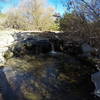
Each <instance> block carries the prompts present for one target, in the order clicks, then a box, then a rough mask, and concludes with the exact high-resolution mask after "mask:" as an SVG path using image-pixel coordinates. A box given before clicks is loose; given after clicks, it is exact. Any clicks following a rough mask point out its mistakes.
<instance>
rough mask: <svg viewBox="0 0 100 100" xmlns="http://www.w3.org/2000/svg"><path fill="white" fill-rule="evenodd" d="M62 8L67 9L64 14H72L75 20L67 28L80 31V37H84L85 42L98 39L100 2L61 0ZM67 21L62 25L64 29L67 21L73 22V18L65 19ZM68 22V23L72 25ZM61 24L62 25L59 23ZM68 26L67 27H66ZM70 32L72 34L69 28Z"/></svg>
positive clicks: (98, 0) (96, 0) (99, 0)
mask: <svg viewBox="0 0 100 100" xmlns="http://www.w3.org/2000/svg"><path fill="white" fill-rule="evenodd" d="M63 1H64V6H65V8H66V9H67V10H66V13H73V14H74V17H75V18H76V19H78V20H79V21H78V20H76V23H74V25H72V24H70V26H69V27H72V26H73V27H74V29H75V28H76V27H77V26H78V27H77V28H76V29H77V30H80V31H79V32H80V36H82V37H84V39H85V40H87V41H88V40H89V38H91V37H95V38H96V37H100V35H99V31H100V28H99V25H100V0H68V1H67V0H63ZM63 18H64V19H66V20H67V21H66V22H65V23H64V24H65V27H66V24H68V22H69V19H70V20H71V21H74V22H75V19H74V20H73V18H71V16H70V18H65V17H63ZM71 21H70V23H72V22H71ZM61 24H62V23H61ZM67 26H68V25H67ZM69 29H70V31H72V32H73V33H74V32H75V31H73V30H72V29H71V28H69Z"/></svg>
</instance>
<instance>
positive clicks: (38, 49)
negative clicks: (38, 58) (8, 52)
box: [13, 37, 51, 56]
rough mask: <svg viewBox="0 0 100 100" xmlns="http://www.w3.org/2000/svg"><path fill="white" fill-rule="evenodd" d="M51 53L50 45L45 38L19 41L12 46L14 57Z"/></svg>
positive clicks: (29, 38)
mask: <svg viewBox="0 0 100 100" xmlns="http://www.w3.org/2000/svg"><path fill="white" fill-rule="evenodd" d="M50 51H51V43H50V42H49V40H48V39H46V38H39V37H28V38H27V39H25V40H23V41H19V42H17V43H16V45H14V49H13V53H14V54H15V56H21V55H25V54H37V55H38V54H40V53H48V52H50Z"/></svg>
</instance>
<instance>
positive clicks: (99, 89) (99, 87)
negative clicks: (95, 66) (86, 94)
mask: <svg viewBox="0 0 100 100" xmlns="http://www.w3.org/2000/svg"><path fill="white" fill-rule="evenodd" d="M91 78H92V82H93V83H94V85H95V91H94V94H95V95H96V96H98V97H100V71H99V72H96V73H94V74H92V76H91Z"/></svg>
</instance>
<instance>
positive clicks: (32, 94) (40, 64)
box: [0, 54, 99, 100]
mask: <svg viewBox="0 0 100 100" xmlns="http://www.w3.org/2000/svg"><path fill="white" fill-rule="evenodd" d="M82 66H83V65H82V64H81V63H80V62H79V61H77V60H76V59H75V58H72V57H70V56H65V55H63V54H62V55H55V56H52V55H51V56H50V54H49V55H40V56H29V55H26V56H23V57H20V58H10V59H8V60H7V62H6V64H5V66H4V67H2V68H1V69H0V94H1V96H0V100H97V99H95V98H94V96H93V95H91V91H93V89H94V87H93V84H92V83H91V81H90V77H87V76H86V77H85V75H84V72H85V73H89V70H87V67H86V66H83V70H82V69H81V67H82ZM98 100H99V99H98Z"/></svg>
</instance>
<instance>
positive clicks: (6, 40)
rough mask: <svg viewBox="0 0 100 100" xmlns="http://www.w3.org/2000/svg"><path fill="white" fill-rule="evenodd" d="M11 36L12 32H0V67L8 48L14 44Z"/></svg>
mask: <svg viewBox="0 0 100 100" xmlns="http://www.w3.org/2000/svg"><path fill="white" fill-rule="evenodd" d="M12 34H14V32H8V31H4V32H0V66H2V65H3V64H4V63H5V58H4V53H5V52H6V51H7V50H8V47H9V46H10V45H11V44H13V42H14V38H13V37H12Z"/></svg>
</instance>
